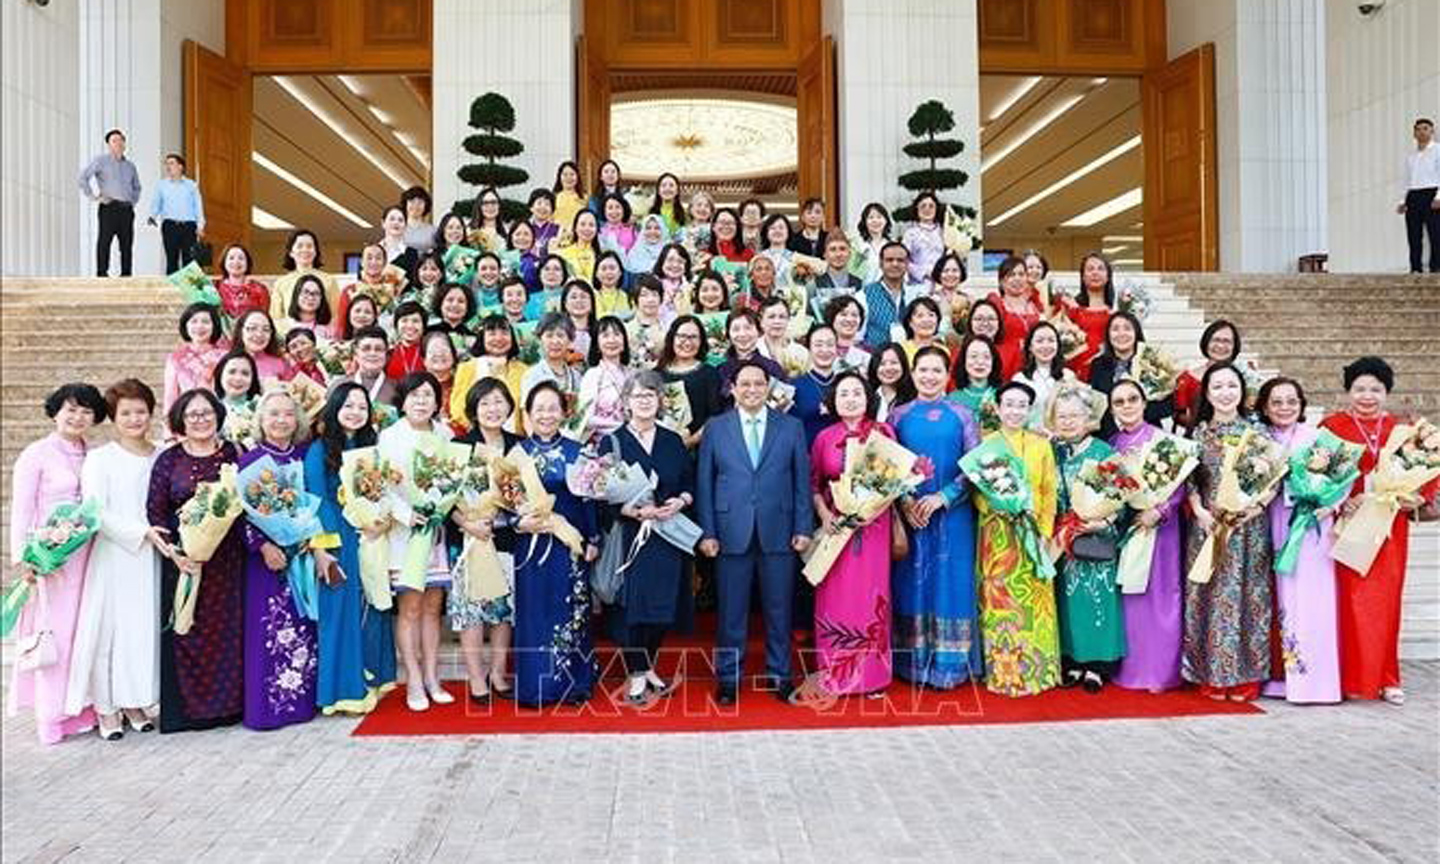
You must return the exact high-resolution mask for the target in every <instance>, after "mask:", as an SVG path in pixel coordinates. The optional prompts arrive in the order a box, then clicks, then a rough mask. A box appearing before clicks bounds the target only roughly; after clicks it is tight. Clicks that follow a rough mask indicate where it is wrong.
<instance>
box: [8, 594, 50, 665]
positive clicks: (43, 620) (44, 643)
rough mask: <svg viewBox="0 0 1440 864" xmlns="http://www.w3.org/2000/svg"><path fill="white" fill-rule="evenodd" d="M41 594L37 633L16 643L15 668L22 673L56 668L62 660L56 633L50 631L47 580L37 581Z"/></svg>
mask: <svg viewBox="0 0 1440 864" xmlns="http://www.w3.org/2000/svg"><path fill="white" fill-rule="evenodd" d="M36 590H37V591H39V592H40V609H39V614H38V615H37V616H36V626H35V631H34V632H33V633H31V634H30V635H28V636H26V637H24V638H22V639H19V640H17V641H16V643H15V668H17V669H19V670H20V671H22V672H35V671H38V670H40V669H44V668H46V667H48V666H54V665H55V664H56V663H57V662H59V660H60V651H59V648H57V647H56V645H55V631H54V630H51V629H50V603H49V601H48V599H47V598H46V596H45V580H44V579H43V578H42V579H37V580H36Z"/></svg>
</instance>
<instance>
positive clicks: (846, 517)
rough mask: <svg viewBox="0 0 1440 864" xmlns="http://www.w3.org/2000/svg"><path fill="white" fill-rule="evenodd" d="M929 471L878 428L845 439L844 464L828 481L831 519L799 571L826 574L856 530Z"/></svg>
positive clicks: (814, 577) (816, 576) (813, 580)
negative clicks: (863, 435)
mask: <svg viewBox="0 0 1440 864" xmlns="http://www.w3.org/2000/svg"><path fill="white" fill-rule="evenodd" d="M931 474H933V469H932V468H931V467H930V465H929V461H928V460H925V459H922V458H921V457H919V456H916V455H915V454H914V453H911V452H910V451H909V450H906V449H905V448H904V447H902V446H900V444H898V443H896V442H895V441H893V440H892V439H890V438H887V437H885V436H884V435H882V434H880V433H879V432H876V431H874V430H872V431H871V432H870V433H869V434H868V435H866V436H865V439H864V440H863V441H861V440H859V439H856V438H849V439H846V441H845V467H844V470H842V471H841V472H840V477H839V478H838V479H835V480H831V481H830V500H831V502H832V504H833V506H834V510H835V514H836V516H835V519H834V520H833V521H832V522H831V523H830V528H829V530H828V531H827V530H822V531H820V532H819V533H818V534H816V536H815V542H814V543H813V544H811V546H810V549H809V554H808V556H807V557H806V560H805V568H804V570H803V571H802V572H804V574H805V578H806V579H808V580H810V584H812V585H819V584H820V583H821V582H822V581H824V580H825V577H826V576H829V575H830V571H831V570H832V569H833V568H834V567H835V562H836V561H838V560H839V559H840V555H841V553H842V552H844V551H845V547H846V546H847V545H848V544H849V543H850V538H851V537H852V536H853V535H854V534H855V532H856V531H857V530H859V529H861V528H864V527H865V526H866V525H869V524H870V523H871V522H874V521H875V520H876V519H877V518H879V516H880V514H882V513H884V512H885V510H886V509H887V508H889V507H890V505H891V504H894V503H895V501H896V500H898V499H899V498H900V497H901V496H902V495H907V494H909V493H911V492H913V491H915V489H917V488H918V487H919V486H920V484H921V483H924V482H925V480H926V479H927V477H928V476H930V475H931ZM856 548H857V551H858V541H857V547H856Z"/></svg>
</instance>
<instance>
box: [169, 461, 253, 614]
mask: <svg viewBox="0 0 1440 864" xmlns="http://www.w3.org/2000/svg"><path fill="white" fill-rule="evenodd" d="M236 486H237V480H236V468H235V466H234V465H233V464H225V465H222V466H220V476H219V477H218V478H217V479H215V480H208V481H206V482H203V483H199V484H197V485H196V487H195V492H194V494H192V495H191V496H190V500H189V501H186V502H185V503H184V504H182V505H181V506H180V512H179V514H178V517H179V523H180V525H179V532H178V533H179V546H178V549H177V550H176V551H178V552H180V554H182V555H184V556H185V557H186V558H188V559H190V560H191V561H195V562H198V563H204V562H206V561H209V560H210V557H211V556H212V555H214V554H215V550H216V549H217V548H219V546H220V542H221V541H222V540H224V539H225V535H227V534H229V533H230V526H231V525H233V524H235V520H236V519H238V518H239V517H240V514H241V513H243V512H244V508H243V507H242V506H241V504H240V493H239V492H238V491H237V488H236ZM199 595H200V574H198V573H196V574H190V573H186V572H185V571H183V570H181V571H180V578H179V581H178V582H176V584H175V611H174V618H175V621H174V626H175V634H176V635H177V636H184V635H185V634H186V633H189V632H190V627H191V625H192V624H194V623H195V601H196V600H197V599H198V598H199Z"/></svg>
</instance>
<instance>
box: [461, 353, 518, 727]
mask: <svg viewBox="0 0 1440 864" xmlns="http://www.w3.org/2000/svg"><path fill="white" fill-rule="evenodd" d="M514 413H515V397H514V396H512V395H511V394H510V390H509V388H507V387H506V386H505V384H504V382H502V381H500V380H499V379H498V378H482V379H480V380H479V381H477V382H475V386H473V387H471V388H470V391H469V392H468V393H467V394H466V396H465V414H466V415H467V417H468V418H469V424H470V431H468V432H466V433H465V435H464V437H462V438H459V439H458V440H459V442H460V443H461V444H473V445H474V446H475V449H476V450H483V451H484V453H485V454H486V455H488V456H492V457H493V456H503V455H505V454H506V453H509V452H510V450H511V448H513V447H514V446H515V445H516V444H519V443H520V436H518V435H512V434H511V433H509V432H507V431H506V430H505V425H506V424H507V423H509V422H510V418H511V415H513V414H514ZM450 521H451V523H452V524H453V526H454V529H455V530H451V531H450V538H449V539H450V547H451V549H452V550H454V551H455V553H456V554H458V553H459V552H460V551H461V549H462V548H463V544H464V541H465V538H466V537H473V538H475V539H476V540H481V541H483V540H485V539H487V538H488V539H490V540H491V541H492V542H493V543H494V544H495V551H496V554H497V556H498V558H499V560H500V567H501V570H502V571H503V575H504V577H505V583H506V585H507V587H508V590H507V591H506V592H505V593H503V594H500V595H499V596H496V597H490V598H487V599H479V600H475V599H471V598H470V597H468V596H466V595H465V594H464V593H463V592H461V591H459V590H453V589H452V590H451V591H450V596H449V597H448V598H447V600H446V609H445V611H446V614H447V615H449V617H450V629H452V630H454V631H455V632H457V633H459V634H460V653H461V654H463V655H464V657H465V670H466V672H467V673H468V674H469V677H470V681H469V684H470V689H469V696H470V701H471V702H474V703H476V704H477V705H483V704H485V703H487V702H489V701H490V696H491V694H494V695H496V696H500V697H501V698H509V696H510V690H511V687H510V684H509V683H508V679H507V677H506V675H505V664H506V654H507V653H508V652H509V650H510V637H511V634H512V631H513V629H514V624H515V558H514V555H513V554H512V553H513V550H514V545H515V532H514V528H513V522H514V516H513V514H510V513H505V512H501V513H498V514H496V515H495V517H493V518H490V519H484V518H481V519H469V518H467V517H466V516H465V513H464V512H462V510H461V509H460V508H458V507H457V508H456V509H455V510H452V511H451V513H450ZM487 636H488V637H489V649H488V651H487V649H486V637H487Z"/></svg>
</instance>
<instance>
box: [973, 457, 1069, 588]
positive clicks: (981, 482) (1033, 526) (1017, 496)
mask: <svg viewBox="0 0 1440 864" xmlns="http://www.w3.org/2000/svg"><path fill="white" fill-rule="evenodd" d="M960 470H961V471H963V472H965V476H966V477H968V478H970V482H971V483H973V484H975V491H977V492H979V493H980V494H981V495H982V496H984V498H985V500H986V502H987V503H988V504H989V505H990V509H991V510H992V511H994V512H995V513H996V514H997V515H999V516H1000V517H1001V518H1003V519H1005V520H1006V521H1007V522H1010V523H1011V524H1012V525H1013V526H1014V528H1015V534H1016V538H1017V541H1018V543H1019V546H1020V549H1021V551H1022V552H1023V554H1024V555H1025V556H1026V557H1028V558H1029V559H1030V561H1031V562H1032V563H1033V564H1034V565H1035V576H1036V578H1039V579H1053V578H1055V563H1054V562H1053V561H1051V560H1050V556H1049V555H1046V554H1045V553H1044V551H1043V550H1042V549H1041V537H1040V526H1039V524H1038V523H1037V522H1036V521H1035V512H1034V510H1035V502H1034V498H1033V496H1032V495H1031V494H1030V483H1029V481H1028V480H1027V479H1026V477H1025V463H1024V462H1021V461H1020V459H1019V458H1018V457H1016V455H1015V454H1014V453H1013V452H1011V450H1010V445H1009V444H1007V443H1005V439H1004V438H1003V437H1001V436H991V437H989V438H986V439H985V440H984V441H982V442H980V446H978V447H975V448H974V449H972V450H970V451H968V452H967V453H966V454H965V455H964V456H962V457H960Z"/></svg>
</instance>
